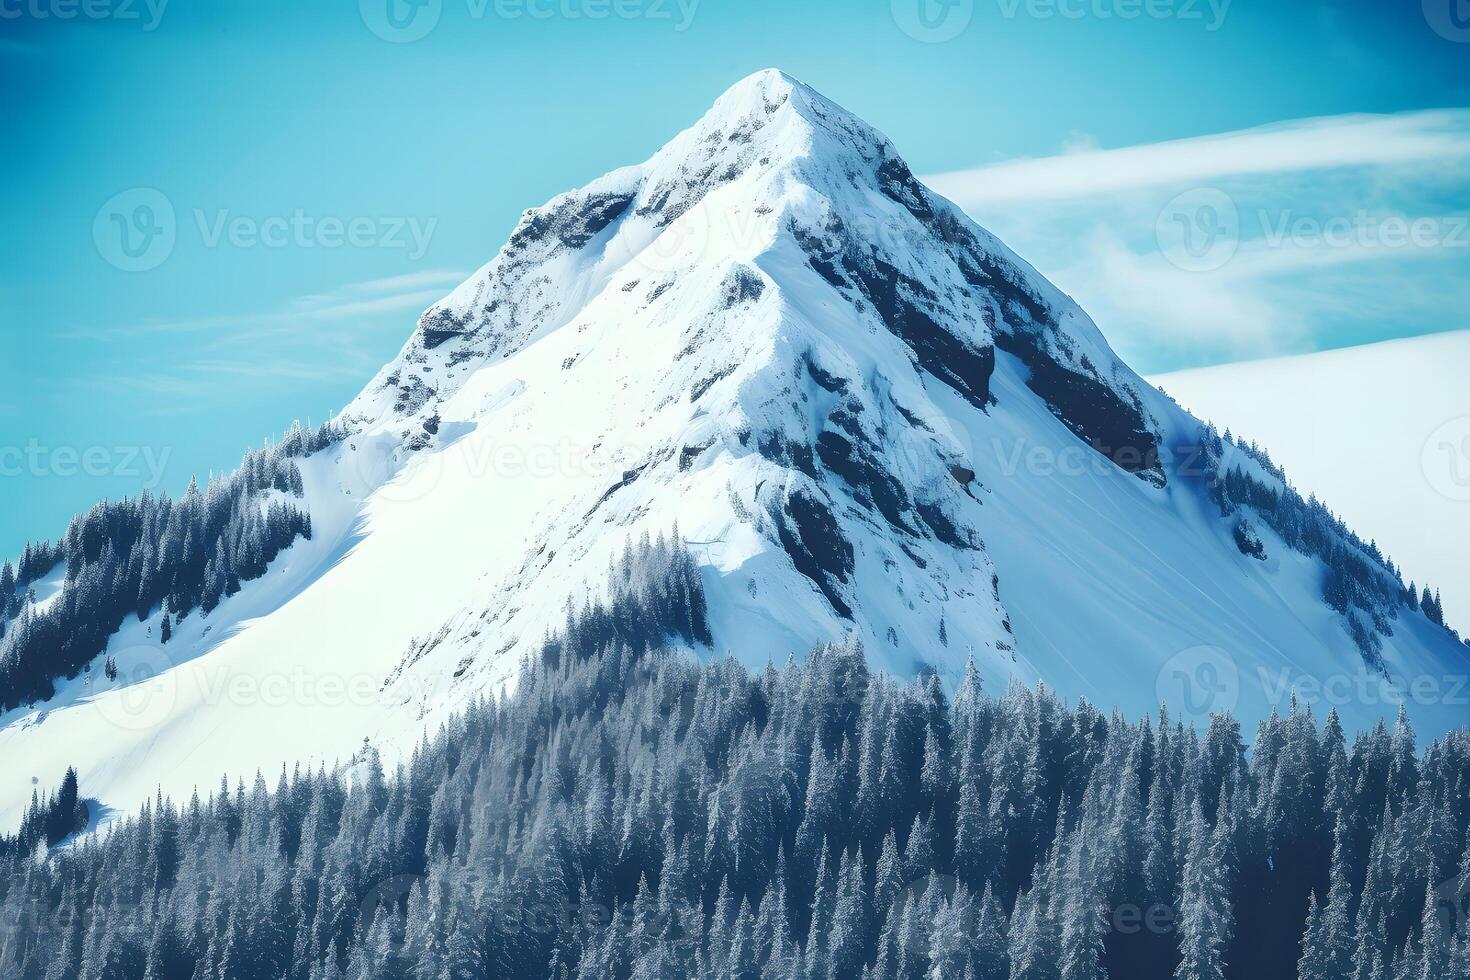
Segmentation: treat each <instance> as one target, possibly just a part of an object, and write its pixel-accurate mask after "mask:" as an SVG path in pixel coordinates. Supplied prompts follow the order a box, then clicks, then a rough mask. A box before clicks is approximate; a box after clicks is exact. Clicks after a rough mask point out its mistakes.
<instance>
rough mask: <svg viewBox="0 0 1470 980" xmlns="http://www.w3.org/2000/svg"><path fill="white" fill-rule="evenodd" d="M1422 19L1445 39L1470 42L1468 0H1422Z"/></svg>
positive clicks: (1469, 4) (1469, 8) (1459, 42)
mask: <svg viewBox="0 0 1470 980" xmlns="http://www.w3.org/2000/svg"><path fill="white" fill-rule="evenodd" d="M1424 19H1425V20H1426V21H1427V22H1428V23H1429V26H1430V28H1431V29H1433V31H1434V33H1436V34H1438V35H1439V36H1440V37H1442V38H1444V39H1445V40H1446V41H1454V42H1455V43H1456V44H1465V43H1470V0H1424Z"/></svg>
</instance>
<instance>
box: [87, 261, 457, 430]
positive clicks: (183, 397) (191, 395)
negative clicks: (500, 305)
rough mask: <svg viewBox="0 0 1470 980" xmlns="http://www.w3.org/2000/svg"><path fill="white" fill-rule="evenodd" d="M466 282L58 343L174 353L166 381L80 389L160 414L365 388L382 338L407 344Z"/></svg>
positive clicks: (423, 282)
mask: <svg viewBox="0 0 1470 980" xmlns="http://www.w3.org/2000/svg"><path fill="white" fill-rule="evenodd" d="M465 275H466V273H464V272H460V271H456V270H450V269H433V270H425V271H422V272H414V273H411V274H407V275H401V276H392V277H388V278H383V279H373V280H367V281H364V282H355V283H348V284H346V285H344V286H341V287H339V288H337V289H334V290H332V291H330V292H326V293H313V294H308V295H304V296H297V297H293V298H291V299H289V300H287V301H286V302H284V303H281V304H279V305H278V306H276V307H274V308H270V309H265V310H260V311H254V312H246V313H223V314H220V313H213V314H207V315H201V316H197V317H190V318H185V319H170V320H146V321H143V322H140V323H131V324H115V325H108V326H83V327H75V328H71V329H69V330H64V331H61V332H59V336H61V337H63V338H67V339H71V340H77V341H86V342H89V343H104V344H108V343H118V342H124V341H128V342H131V341H136V340H137V339H139V338H157V339H159V340H160V341H166V342H168V343H169V344H171V345H174V346H175V348H176V349H177V352H178V353H177V357H176V359H175V360H174V361H173V362H171V363H170V364H169V365H168V369H167V370H166V371H160V370H157V369H156V368H155V366H154V362H153V361H151V360H145V361H143V362H142V363H140V364H139V365H137V367H136V369H133V370H128V369H125V368H123V369H117V370H109V371H108V373H107V374H105V375H95V376H81V377H77V378H75V379H74V383H75V384H76V385H78V386H80V387H83V388H86V389H89V390H100V391H108V392H113V393H116V392H131V393H134V394H136V395H138V396H140V397H157V396H162V397H163V398H164V399H165V400H164V401H162V402H160V403H159V406H158V407H157V411H159V412H165V413H167V412H174V411H188V410H189V409H190V407H191V405H192V404H193V403H195V402H197V401H198V400H199V399H203V398H208V397H212V396H216V395H226V394H228V393H230V392H233V391H237V390H238V389H239V386H240V385H241V384H242V383H246V384H249V383H258V384H269V383H275V382H282V381H288V382H289V381H314V382H321V381H354V380H360V381H363V382H366V380H367V379H368V378H369V377H371V376H372V374H373V372H374V371H376V370H377V369H378V368H379V367H380V366H381V364H380V361H381V359H382V351H381V347H382V344H381V340H382V339H383V335H384V332H385V331H388V332H390V334H389V336H390V339H391V338H401V337H406V336H407V335H408V332H409V331H410V330H411V329H412V321H411V319H410V318H411V317H412V315H413V314H416V313H417V312H419V311H420V310H422V309H424V308H425V307H427V306H429V305H430V304H432V303H433V302H434V301H435V300H437V299H439V298H440V297H442V296H443V295H444V293H445V292H446V291H447V290H448V289H450V288H452V287H453V286H454V285H456V284H458V283H459V282H460V281H462V280H463V279H464V278H465ZM354 336H358V337H372V338H373V342H372V343H354V342H353V337H354ZM127 346H128V347H129V348H132V349H135V348H136V346H137V345H136V344H132V343H129V344H128V345H127Z"/></svg>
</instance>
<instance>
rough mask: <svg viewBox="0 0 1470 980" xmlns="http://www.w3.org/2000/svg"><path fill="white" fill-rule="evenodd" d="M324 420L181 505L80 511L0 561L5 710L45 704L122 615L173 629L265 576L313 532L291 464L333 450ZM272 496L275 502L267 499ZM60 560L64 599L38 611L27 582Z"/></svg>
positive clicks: (122, 504) (144, 497) (0, 692)
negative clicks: (55, 536) (61, 531)
mask: <svg viewBox="0 0 1470 980" xmlns="http://www.w3.org/2000/svg"><path fill="white" fill-rule="evenodd" d="M336 438H338V432H337V429H336V427H335V426H333V425H332V424H331V423H328V424H325V425H323V426H321V427H319V428H316V429H303V428H300V427H293V428H292V429H291V430H290V431H289V432H288V433H287V434H286V436H285V438H283V439H282V440H281V441H280V442H278V443H276V444H274V445H272V446H269V447H267V448H264V449H258V450H252V451H250V452H248V453H246V454H245V458H244V459H243V460H242V461H241V463H240V467H239V469H237V470H236V471H235V472H234V473H233V474H231V475H230V476H228V477H216V478H212V479H210V480H209V481H208V483H207V484H206V487H205V489H204V490H203V491H200V489H199V487H198V485H197V484H196V483H195V482H194V481H192V480H191V481H190V483H189V488H188V490H186V491H185V493H184V495H183V496H182V497H180V498H179V499H178V500H172V499H170V498H169V497H168V496H167V495H165V494H159V495H156V496H155V495H153V494H151V493H148V492H147V491H144V492H143V493H142V494H140V495H139V496H137V497H135V498H134V497H128V498H124V499H122V500H119V501H103V502H102V503H99V504H97V505H96V506H95V507H93V508H91V509H90V510H88V511H87V512H85V513H83V514H78V515H77V516H76V517H74V518H73V519H72V521H71V524H70V525H69V526H68V527H67V530H66V534H65V535H63V536H62V538H61V540H60V541H59V542H58V543H56V544H52V543H50V542H44V541H42V542H36V543H34V544H30V545H27V546H26V548H25V551H24V552H23V553H22V555H21V558H20V561H19V565H18V569H19V571H18V572H17V571H16V570H14V569H12V566H11V564H10V563H9V562H8V561H7V562H4V563H0V711H5V710H9V709H10V708H14V707H17V706H19V705H22V704H28V703H33V702H36V701H44V700H45V699H47V698H49V697H51V696H52V694H54V693H55V686H54V683H53V681H54V680H55V678H57V677H75V676H76V675H77V674H78V673H79V672H80V671H81V670H82V669H83V668H85V667H86V666H87V665H88V664H90V663H91V661H92V660H93V659H94V658H96V657H97V655H98V654H100V653H101V652H102V651H103V649H104V648H105V647H106V645H107V640H108V637H110V636H111V635H112V634H113V633H114V632H115V631H116V630H117V628H118V627H119V626H120V625H121V624H122V622H123V620H124V619H125V618H126V617H127V616H129V615H136V616H137V617H138V619H139V620H143V619H146V618H148V617H149V616H151V615H153V614H154V613H155V612H157V613H159V616H160V620H159V627H160V632H161V635H162V636H163V637H165V639H166V638H167V636H168V633H169V629H170V626H171V623H172V622H173V621H175V620H177V619H180V618H183V617H185V616H187V615H189V614H190V613H191V612H193V611H194V610H195V609H200V610H202V611H203V612H205V613H209V612H210V611H212V610H213V609H214V608H215V607H216V606H217V605H219V603H220V602H221V600H223V599H224V598H225V597H227V596H231V595H234V594H235V593H236V592H238V591H239V590H240V585H241V583H242V582H248V581H250V580H251V579H255V578H259V577H260V576H261V575H264V574H265V569H266V566H267V565H269V564H270V563H271V561H273V560H274V559H275V557H276V555H277V554H279V553H280V551H281V550H282V549H284V548H286V547H288V546H289V545H290V544H291V543H292V542H293V541H295V540H296V538H297V537H304V538H308V539H309V538H310V537H311V517H310V515H309V514H307V513H306V511H305V510H303V509H302V508H300V507H298V506H297V505H296V504H295V503H294V502H293V501H294V499H295V498H300V497H301V496H302V491H303V487H302V482H301V472H300V470H299V469H298V468H297V465H296V459H297V458H299V457H303V456H307V455H310V454H311V453H313V452H316V451H317V450H319V449H321V448H324V447H325V446H327V445H329V444H331V442H332V441H334V440H335V439H336ZM272 491H273V492H274V494H275V496H274V497H268V496H267V494H268V493H270V492H272ZM60 563H64V564H65V578H64V582H63V585H62V587H61V592H60V594H59V595H57V596H56V597H55V598H54V600H53V601H51V602H49V603H48V604H46V606H45V607H44V608H43V609H40V610H39V611H38V610H37V606H36V604H35V603H34V601H32V600H33V598H34V588H33V583H34V582H35V581H37V580H39V579H40V578H42V577H43V576H45V575H47V574H48V573H50V572H51V571H52V570H53V569H54V568H55V567H56V566H57V565H58V564H60Z"/></svg>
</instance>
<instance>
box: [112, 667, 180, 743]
mask: <svg viewBox="0 0 1470 980" xmlns="http://www.w3.org/2000/svg"><path fill="white" fill-rule="evenodd" d="M112 660H113V662H114V663H115V664H117V679H116V680H115V681H113V682H112V683H111V685H110V688H111V689H110V690H107V691H103V692H102V693H100V694H98V695H97V696H96V697H95V698H94V699H93V702H92V703H93V704H95V705H96V706H97V713H98V714H99V715H100V716H102V718H103V719H105V720H106V721H108V722H110V723H112V724H113V725H116V726H117V727H118V728H121V729H124V730H126V731H131V732H142V731H147V730H148V729H150V728H154V727H156V726H158V725H159V724H161V723H162V722H163V721H164V720H165V719H166V718H167V717H168V714H169V712H170V711H172V710H173V706H174V702H175V701H177V700H178V696H179V680H178V671H176V670H174V662H173V660H172V659H171V658H170V657H169V655H168V654H167V653H165V652H164V651H163V650H162V649H161V648H159V647H154V646H135V647H128V648H127V649H125V650H120V651H118V652H117V653H115V654H112ZM92 677H93V678H94V681H93V683H98V682H99V681H100V679H101V677H102V674H101V673H100V672H98V671H95V670H94V671H93V672H92Z"/></svg>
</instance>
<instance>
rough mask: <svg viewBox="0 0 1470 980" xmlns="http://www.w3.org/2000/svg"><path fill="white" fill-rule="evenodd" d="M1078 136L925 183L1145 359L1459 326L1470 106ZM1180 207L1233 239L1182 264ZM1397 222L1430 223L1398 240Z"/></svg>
mask: <svg viewBox="0 0 1470 980" xmlns="http://www.w3.org/2000/svg"><path fill="white" fill-rule="evenodd" d="M1078 142H1080V141H1079V140H1078V139H1077V138H1076V137H1075V136H1073V137H1069V140H1068V143H1069V145H1070V146H1071V149H1066V148H1064V151H1063V153H1061V154H1060V155H1058V156H1054V157H1047V158H1044V159H1027V160H1012V161H1007V162H1003V163H999V164H995V165H993V166H987V167H982V168H978V169H975V170H965V171H957V172H954V173H948V174H939V175H935V176H931V177H926V178H924V179H925V181H926V183H928V184H929V185H930V186H931V187H934V188H935V189H936V190H938V191H939V192H940V193H943V194H944V195H945V196H947V197H950V198H951V199H953V200H955V201H956V203H958V204H960V205H961V206H963V207H965V208H966V209H967V210H969V211H970V213H971V214H973V215H974V216H975V217H976V218H977V219H978V220H980V221H981V223H982V224H985V225H987V226H988V227H989V228H990V229H991V230H992V231H993V232H995V233H996V234H997V235H998V236H999V237H1000V238H1001V239H1002V240H1004V241H1005V242H1006V243H1007V244H1009V245H1010V246H1011V247H1012V248H1014V249H1016V250H1017V251H1018V252H1020V253H1021V254H1022V255H1024V256H1025V257H1026V258H1027V259H1029V260H1030V261H1031V262H1032V263H1033V264H1034V265H1036V266H1037V268H1039V269H1040V270H1041V271H1042V272H1043V273H1044V274H1046V275H1047V276H1048V277H1050V278H1051V279H1052V280H1053V281H1054V282H1056V283H1057V285H1058V286H1060V287H1061V288H1062V289H1064V290H1066V291H1067V292H1068V293H1070V294H1071V295H1072V296H1074V297H1075V298H1076V299H1077V301H1078V302H1079V303H1080V304H1081V305H1082V307H1083V308H1084V309H1086V310H1087V311H1088V312H1089V313H1090V314H1091V315H1092V317H1093V319H1095V320H1096V321H1097V323H1098V325H1099V327H1100V328H1101V329H1102V331H1103V333H1104V334H1106V335H1107V336H1108V338H1109V339H1110V340H1111V341H1112V343H1113V344H1114V346H1115V347H1117V348H1118V350H1119V352H1120V353H1121V354H1122V355H1123V356H1124V357H1125V358H1126V359H1128V360H1130V361H1132V362H1134V365H1135V367H1138V368H1139V369H1141V370H1145V371H1157V370H1170V369H1176V368H1180V367H1188V366H1197V365H1203V364H1209V363H1217V362H1221V361H1231V360H1240V359H1244V358H1252V357H1266V356H1271V355H1274V354H1280V353H1289V352H1300V351H1306V350H1313V349H1319V348H1323V347H1335V346H1341V345H1342V344H1345V343H1362V342H1364V341H1365V340H1371V339H1374V338H1375V337H1387V336H1400V335H1404V334H1408V333H1417V332H1424V331H1430V330H1443V329H1452V328H1455V327H1470V314H1467V312H1466V311H1467V310H1470V110H1467V109H1448V110H1434V111H1424V112H1411V113H1403V114H1399V115H1393V116H1362V115H1352V116H1340V117H1333V118H1326V119H1309V120H1302V121H1298V122H1289V123H1283V124H1280V125H1276V126H1270V127H1265V128H1261V129H1253V130H1246V131H1243V132H1238V133H1224V134H1219V135H1214V136H1204V137H1199V138H1196V139H1186V140H1175V141H1171V142H1167V143H1158V144H1153V145H1146V146H1134V147H1127V148H1123V149H1114V150H1096V149H1090V150H1089V149H1082V150H1080V151H1078V150H1077V149H1076V146H1075V144H1077V143H1078ZM1199 201H1204V202H1209V203H1212V204H1214V205H1218V207H1216V208H1215V209H1214V210H1213V211H1212V212H1211V213H1209V214H1204V213H1202V212H1201V211H1200V210H1199V209H1198V207H1197V205H1196V204H1194V203H1191V202H1199ZM1181 202H1184V203H1185V204H1186V205H1187V206H1186V207H1185V208H1184V209H1183V214H1182V218H1183V220H1185V221H1186V222H1191V221H1195V220H1197V219H1204V218H1209V219H1211V221H1210V222H1203V221H1202V220H1201V223H1200V225H1199V226H1198V227H1197V228H1194V229H1192V231H1195V232H1203V231H1207V230H1211V229H1223V233H1225V234H1227V235H1228V239H1227V241H1226V244H1227V245H1228V248H1226V249H1225V250H1224V252H1223V253H1222V254H1221V256H1220V259H1219V261H1217V262H1210V263H1209V267H1208V268H1198V267H1197V266H1195V267H1191V263H1190V262H1188V261H1185V262H1180V261H1179V260H1180V259H1181V258H1187V256H1181V254H1180V252H1179V247H1178V246H1179V244H1180V242H1178V241H1171V236H1173V237H1174V238H1178V234H1179V221H1180V219H1181V213H1180V212H1181V209H1180V203H1181ZM1220 213H1223V214H1224V215H1226V218H1225V220H1224V221H1223V222H1221V221H1219V220H1218V219H1219V214H1220ZM1416 222H1417V224H1416ZM1406 228H1428V229H1429V232H1430V233H1429V235H1428V236H1427V238H1423V237H1410V238H1409V239H1408V240H1402V241H1401V240H1398V237H1396V236H1397V235H1398V234H1399V233H1401V232H1402V231H1403V230H1404V229H1406ZM1161 243H1162V244H1161ZM1166 249H1167V251H1166ZM1375 331H1376V333H1375Z"/></svg>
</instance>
